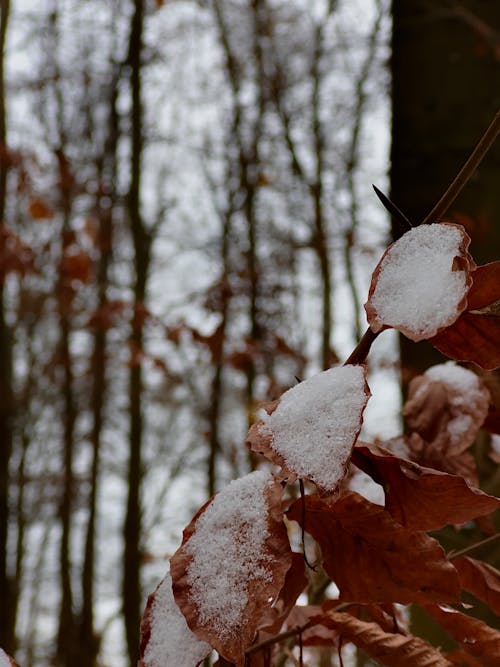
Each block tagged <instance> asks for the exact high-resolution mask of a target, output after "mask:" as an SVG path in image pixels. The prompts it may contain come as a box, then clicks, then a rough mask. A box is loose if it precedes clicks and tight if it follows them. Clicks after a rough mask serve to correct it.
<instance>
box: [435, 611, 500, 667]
mask: <svg viewBox="0 0 500 667" xmlns="http://www.w3.org/2000/svg"><path fill="white" fill-rule="evenodd" d="M424 608H425V610H426V611H427V613H428V614H429V615H430V616H432V618H433V619H434V620H435V621H437V622H438V623H439V625H440V626H441V627H442V628H444V629H445V630H446V631H447V632H448V633H449V634H450V635H451V636H452V637H453V639H455V641H457V642H459V644H460V645H461V648H462V649H463V650H464V651H465V652H466V653H470V654H471V655H473V656H474V657H475V658H478V659H479V660H480V662H481V665H482V666H483V667H498V665H500V631H498V630H494V629H493V628H490V626H489V625H486V623H483V621H478V620H477V619H476V618H472V617H471V616H467V615H466V614H462V613H461V612H459V611H456V610H455V609H452V608H451V607H445V606H440V605H425V607H424Z"/></svg>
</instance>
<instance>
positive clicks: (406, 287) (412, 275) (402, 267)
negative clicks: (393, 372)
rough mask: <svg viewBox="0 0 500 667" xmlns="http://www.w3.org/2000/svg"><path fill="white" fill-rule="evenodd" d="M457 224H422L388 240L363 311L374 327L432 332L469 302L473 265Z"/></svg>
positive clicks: (410, 333)
mask: <svg viewBox="0 0 500 667" xmlns="http://www.w3.org/2000/svg"><path fill="white" fill-rule="evenodd" d="M469 244H470V238H469V236H468V235H467V234H466V233H465V230H464V228H463V227H461V226H460V225H454V224H449V223H440V224H431V225H421V226H420V227H415V228H413V229H411V230H410V231H408V232H407V233H406V234H404V235H403V236H402V237H401V238H400V239H399V240H398V241H396V242H395V243H393V244H392V245H390V246H389V247H388V248H387V250H386V251H385V253H384V254H383V256H382V259H381V260H380V262H379V263H378V265H377V267H376V269H375V271H374V273H373V276H372V281H371V285H370V292H369V295H368V301H367V303H366V304H365V310H366V314H367V318H368V322H369V324H370V326H371V328H372V330H373V331H375V332H377V331H381V330H382V329H387V328H389V327H393V328H395V329H398V330H399V331H401V333H403V334H404V335H405V336H407V337H408V338H410V339H411V340H414V341H419V340H424V339H426V338H431V337H432V336H435V335H436V334H437V333H438V332H439V331H441V330H443V329H445V328H446V327H449V326H450V325H451V324H453V322H455V321H456V320H457V318H458V317H459V316H460V314H461V313H462V312H463V311H464V310H465V309H466V307H467V292H468V291H469V288H470V286H471V284H472V277H471V272H472V271H473V269H474V268H475V264H474V261H473V259H472V257H471V256H470V255H469V253H468V252H467V248H468V247H469Z"/></svg>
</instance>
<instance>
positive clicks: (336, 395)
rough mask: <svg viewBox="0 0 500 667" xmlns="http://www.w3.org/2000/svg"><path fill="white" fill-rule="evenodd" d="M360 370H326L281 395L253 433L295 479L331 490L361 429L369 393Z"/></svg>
mask: <svg viewBox="0 0 500 667" xmlns="http://www.w3.org/2000/svg"><path fill="white" fill-rule="evenodd" d="M365 377H366V371H365V368H364V367H363V366H354V365H347V366H341V367H338V368H331V369H330V370H327V371H323V372H322V373H318V374H317V375H314V376H313V377H312V378H310V379H309V380H306V381H304V382H301V383H300V384H298V385H297V386H296V387H293V388H292V389H289V390H288V391H286V392H285V393H284V394H283V395H282V396H281V398H280V400H279V403H278V406H277V407H276V409H275V410H274V411H273V412H272V413H271V414H268V413H267V412H265V411H264V410H261V411H260V414H259V416H260V418H261V420H262V422H261V423H260V424H259V425H258V430H259V433H260V434H261V435H262V436H263V437H264V438H266V437H270V447H271V449H272V450H273V451H274V452H275V453H276V454H277V455H278V461H279V462H280V463H283V465H284V467H286V469H287V470H289V471H291V472H292V473H294V474H295V475H296V476H298V477H304V478H306V479H309V480H310V481H312V482H314V483H315V484H317V485H318V486H319V487H320V488H322V489H324V490H326V491H333V490H334V489H335V488H336V486H337V485H338V483H339V481H340V480H341V479H342V478H343V477H344V474H345V468H346V465H347V462H348V459H349V456H350V453H351V450H352V447H353V445H354V443H355V441H356V438H357V436H358V434H359V431H360V429H361V423H362V414H363V410H364V408H365V405H366V403H367V401H368V397H369V395H370V392H369V390H368V386H367V384H366V379H365Z"/></svg>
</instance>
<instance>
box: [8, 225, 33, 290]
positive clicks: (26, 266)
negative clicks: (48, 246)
mask: <svg viewBox="0 0 500 667" xmlns="http://www.w3.org/2000/svg"><path fill="white" fill-rule="evenodd" d="M34 270H35V259H34V255H33V252H32V250H31V248H29V247H28V246H27V245H26V244H25V243H24V242H23V241H21V239H20V238H19V237H18V236H16V234H14V232H13V231H12V230H11V229H9V227H7V225H5V224H0V282H3V281H4V280H5V276H6V275H7V274H8V273H18V274H19V275H21V276H25V275H26V274H27V273H32V272H33V271H34Z"/></svg>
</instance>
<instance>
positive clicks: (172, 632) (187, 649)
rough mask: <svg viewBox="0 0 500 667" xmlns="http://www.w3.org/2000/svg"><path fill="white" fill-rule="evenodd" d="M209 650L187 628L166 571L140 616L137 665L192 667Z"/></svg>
mask: <svg viewBox="0 0 500 667" xmlns="http://www.w3.org/2000/svg"><path fill="white" fill-rule="evenodd" d="M211 650H212V648H211V646H210V645H209V644H207V643H206V642H204V641H201V640H200V639H198V637H197V636H196V635H195V634H194V633H193V632H191V630H190V629H189V628H188V625H187V623H186V619H185V618H184V616H183V615H182V613H181V611H180V609H179V607H178V606H177V604H176V602H175V600H174V596H173V593H172V580H171V578H170V573H169V574H167V575H166V577H165V579H163V581H162V582H161V583H160V585H159V586H158V587H157V589H156V590H155V591H154V593H152V594H151V595H150V596H149V598H148V602H147V604H146V609H145V611H144V615H143V617H142V622H141V660H140V662H139V667H170V665H171V666H172V667H174V666H175V667H196V665H199V664H200V662H201V661H202V660H204V658H205V657H206V656H207V655H208V654H209V653H210V651H211Z"/></svg>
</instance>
